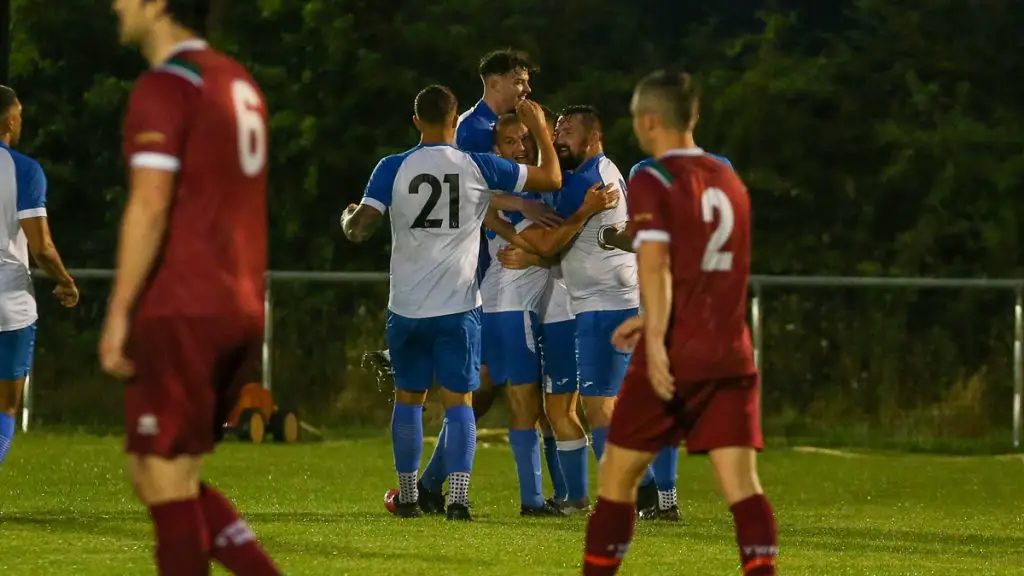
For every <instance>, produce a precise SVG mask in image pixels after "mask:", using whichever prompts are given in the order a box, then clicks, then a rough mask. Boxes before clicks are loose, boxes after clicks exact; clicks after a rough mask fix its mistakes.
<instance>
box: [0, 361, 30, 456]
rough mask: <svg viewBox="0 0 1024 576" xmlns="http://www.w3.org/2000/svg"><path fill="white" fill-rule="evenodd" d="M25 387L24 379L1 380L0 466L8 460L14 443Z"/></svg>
mask: <svg viewBox="0 0 1024 576" xmlns="http://www.w3.org/2000/svg"><path fill="white" fill-rule="evenodd" d="M24 387H25V379H24V378H21V379H18V380H0V464H3V463H4V460H6V459H7V453H8V452H9V451H10V449H11V443H12V442H13V441H14V433H15V430H16V429H17V417H18V407H19V406H20V405H21V391H22V390H23V389H24Z"/></svg>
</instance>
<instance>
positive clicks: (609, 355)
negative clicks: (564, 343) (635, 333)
mask: <svg viewBox="0 0 1024 576" xmlns="http://www.w3.org/2000/svg"><path fill="white" fill-rule="evenodd" d="M638 313H639V310H638V309H636V308H629V309H627V310H600V311H597V312H583V313H580V314H577V315H576V362H577V363H578V364H579V378H580V396H602V397H612V396H617V395H618V393H619V386H622V380H623V379H624V378H625V377H626V367H627V366H628V365H629V357H630V356H632V355H631V354H626V353H623V352H619V351H618V350H616V349H615V347H614V346H612V334H613V333H614V332H615V329H616V328H618V327H619V325H620V324H622V323H623V322H625V321H626V320H627V319H628V318H632V317H633V316H636V315H637V314H638Z"/></svg>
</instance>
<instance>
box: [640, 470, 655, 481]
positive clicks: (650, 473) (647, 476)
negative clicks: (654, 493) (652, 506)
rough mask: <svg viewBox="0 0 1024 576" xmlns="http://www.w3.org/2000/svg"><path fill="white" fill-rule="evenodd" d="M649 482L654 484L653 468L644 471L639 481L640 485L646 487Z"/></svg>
mask: <svg viewBox="0 0 1024 576" xmlns="http://www.w3.org/2000/svg"><path fill="white" fill-rule="evenodd" d="M651 482H654V466H648V467H647V469H646V470H644V477H643V478H641V479H640V485H641V486H647V485H648V484H650V483H651Z"/></svg>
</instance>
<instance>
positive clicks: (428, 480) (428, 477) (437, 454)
mask: <svg viewBox="0 0 1024 576" xmlns="http://www.w3.org/2000/svg"><path fill="white" fill-rule="evenodd" d="M446 420H447V419H446ZM447 438H448V426H447V425H446V424H445V423H442V424H441V430H440V431H438V433H437V444H436V445H434V451H433V452H432V453H431V454H430V460H429V461H427V467H426V468H424V469H423V477H422V478H421V479H420V480H421V482H423V487H424V488H427V489H428V490H431V491H434V492H440V490H441V487H442V486H443V485H444V480H445V476H446V475H447V471H446V467H445V465H444V445H445V441H446V440H447Z"/></svg>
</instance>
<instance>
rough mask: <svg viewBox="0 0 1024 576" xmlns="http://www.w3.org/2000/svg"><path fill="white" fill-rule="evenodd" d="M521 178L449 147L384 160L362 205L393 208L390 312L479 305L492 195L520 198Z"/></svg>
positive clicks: (508, 165)
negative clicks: (479, 270) (481, 245)
mask: <svg viewBox="0 0 1024 576" xmlns="http://www.w3.org/2000/svg"><path fill="white" fill-rule="evenodd" d="M526 175H527V168H526V166H523V165H521V164H516V163H515V162H512V161H510V160H506V159H504V158H501V157H500V156H497V155H494V154H475V153H469V152H463V151H461V150H458V149H456V148H454V147H452V146H450V145H447V144H432V145H419V146H416V147H415V148H412V149H410V150H408V151H406V152H403V153H401V154H394V155H391V156H388V157H386V158H384V159H383V160H381V161H380V162H379V163H378V164H377V167H376V168H374V170H373V174H371V175H370V182H369V183H368V184H367V185H366V192H365V193H364V194H363V199H362V202H361V203H362V204H365V205H367V206H370V207H372V208H375V209H377V210H379V211H380V212H381V213H382V214H383V213H384V212H386V211H388V210H390V211H391V291H390V295H389V297H388V308H390V309H391V311H392V312H394V313H395V314H398V315H400V316H405V317H408V318H431V317H435V316H445V315H448V314H457V313H460V312H467V311H469V310H472V309H474V308H476V307H478V306H480V305H481V299H480V289H479V286H478V283H477V281H476V271H477V262H478V259H479V256H480V250H479V242H480V227H481V226H482V225H483V221H484V215H485V214H486V212H487V206H488V203H489V202H490V191H491V190H500V191H506V192H512V193H519V192H521V191H522V190H523V186H524V185H525V184H526Z"/></svg>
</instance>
